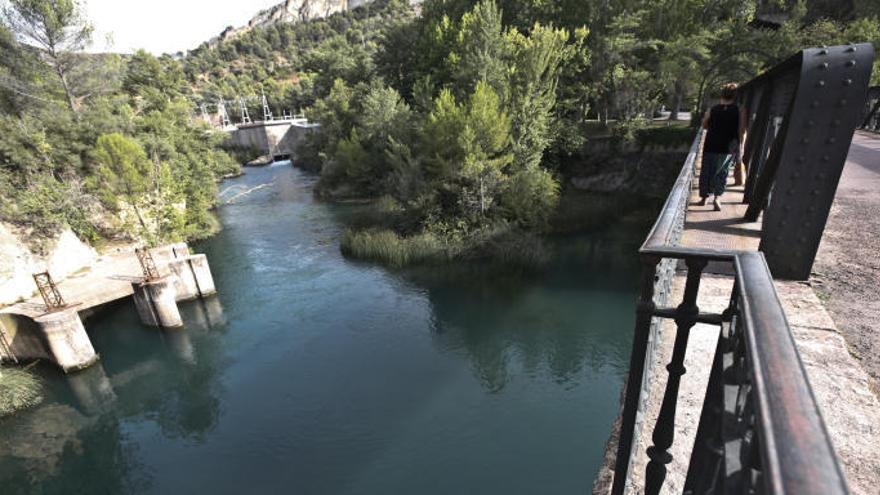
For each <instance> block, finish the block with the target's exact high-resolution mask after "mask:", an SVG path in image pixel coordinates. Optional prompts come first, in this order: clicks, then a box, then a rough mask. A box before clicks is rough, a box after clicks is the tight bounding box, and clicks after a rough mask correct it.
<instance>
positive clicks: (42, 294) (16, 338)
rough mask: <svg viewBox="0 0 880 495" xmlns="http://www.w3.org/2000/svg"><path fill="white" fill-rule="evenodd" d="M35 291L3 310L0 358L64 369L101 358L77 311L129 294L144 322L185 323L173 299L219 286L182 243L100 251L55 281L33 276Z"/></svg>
mask: <svg viewBox="0 0 880 495" xmlns="http://www.w3.org/2000/svg"><path fill="white" fill-rule="evenodd" d="M34 280H35V282H36V285H37V288H38V289H39V295H37V296H35V297H33V298H31V299H28V300H26V301H22V302H19V303H17V304H14V305H12V306H7V307H5V308H2V309H0V361H19V360H35V359H48V360H50V361H52V362H54V363H56V364H57V365H58V366H59V367H60V368H61V369H62V370H64V371H65V372H67V373H69V372H72V371H76V370H80V369H83V368H87V367H89V366H91V365H92V364H94V363H95V362H96V361H98V354H97V353H96V352H95V349H94V347H93V346H92V343H91V341H90V340H89V336H88V334H87V333H86V330H85V327H84V326H83V323H82V318H83V317H87V316H89V315H91V314H93V313H95V312H96V311H97V310H98V309H99V308H100V307H101V306H104V305H106V304H109V303H112V302H114V301H118V300H121V299H125V298H128V297H129V296H131V297H132V298H133V300H134V303H135V306H136V308H137V312H138V315H139V316H140V319H141V322H142V323H143V324H145V325H148V326H153V327H160V328H175V327H181V326H183V320H182V318H181V316H180V311H179V310H178V307H177V303H178V302H179V301H188V300H194V299H199V298H207V297H209V296H212V295H214V294H216V293H217V290H216V288H215V286H214V279H213V277H212V275H211V269H210V267H209V266H208V260H207V258H206V257H205V255H203V254H190V251H189V246H187V244H186V243H178V244H172V245H167V246H162V247H159V248H155V249H152V250H145V249H144V250H136V251H135V252H132V251H130V250H129V251H124V252H118V253H114V254H112V255H107V256H104V257H103V258H102V259H101V260H99V262H98V263H97V264H95V265H94V266H93V267H91V269H89V270H87V271H85V272H83V273H81V274H78V275H75V276H71V277H69V278H68V279H66V280H63V281H61V282H59V283H58V284H57V285H56V284H55V282H54V281H53V280H52V278H51V276H50V275H49V274H48V272H46V273H42V274H36V275H34Z"/></svg>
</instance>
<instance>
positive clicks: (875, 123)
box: [859, 86, 880, 132]
mask: <svg viewBox="0 0 880 495" xmlns="http://www.w3.org/2000/svg"><path fill="white" fill-rule="evenodd" d="M859 129H863V130H865V131H871V132H880V86H871V87H870V88H868V101H867V102H866V103H865V109H864V113H863V115H862V121H861V123H860V124H859Z"/></svg>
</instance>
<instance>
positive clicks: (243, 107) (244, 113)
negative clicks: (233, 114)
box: [238, 97, 253, 124]
mask: <svg viewBox="0 0 880 495" xmlns="http://www.w3.org/2000/svg"><path fill="white" fill-rule="evenodd" d="M238 108H239V111H241V123H242V124H250V123H251V122H253V121H252V120H251V115H250V114H249V113H248V109H247V104H245V102H244V97H239V98H238Z"/></svg>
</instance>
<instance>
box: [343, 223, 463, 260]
mask: <svg viewBox="0 0 880 495" xmlns="http://www.w3.org/2000/svg"><path fill="white" fill-rule="evenodd" d="M341 250H342V254H344V255H346V256H351V257H352V258H356V259H361V260H370V261H377V262H380V263H384V264H386V265H389V266H393V267H402V266H406V265H409V264H411V263H418V262H424V261H441V260H447V259H449V256H448V255H447V249H446V246H445V245H444V244H443V243H442V242H441V241H440V240H439V239H438V238H437V237H436V236H435V235H434V234H431V233H427V232H424V233H421V234H417V235H413V236H410V237H401V236H399V235H398V234H397V233H396V232H394V231H391V230H377V229H369V230H360V231H354V230H350V229H349V230H348V231H346V233H345V235H344V236H343V238H342V245H341Z"/></svg>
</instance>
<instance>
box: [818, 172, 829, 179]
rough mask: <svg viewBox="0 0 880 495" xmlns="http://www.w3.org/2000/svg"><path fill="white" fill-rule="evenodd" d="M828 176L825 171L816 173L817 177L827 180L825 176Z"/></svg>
mask: <svg viewBox="0 0 880 495" xmlns="http://www.w3.org/2000/svg"><path fill="white" fill-rule="evenodd" d="M827 176H828V175H827V174H826V173H825V172H819V173H818V174H816V179H818V180H825V177H827Z"/></svg>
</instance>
